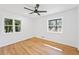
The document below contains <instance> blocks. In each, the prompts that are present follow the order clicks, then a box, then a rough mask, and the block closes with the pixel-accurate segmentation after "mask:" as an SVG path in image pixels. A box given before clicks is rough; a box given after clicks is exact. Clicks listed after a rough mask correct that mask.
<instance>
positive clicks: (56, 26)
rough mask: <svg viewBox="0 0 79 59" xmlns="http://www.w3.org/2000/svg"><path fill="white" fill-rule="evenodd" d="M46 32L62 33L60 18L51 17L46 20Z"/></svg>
mask: <svg viewBox="0 0 79 59" xmlns="http://www.w3.org/2000/svg"><path fill="white" fill-rule="evenodd" d="M47 27H48V28H47V29H48V32H53V33H62V19H61V18H58V19H52V20H48V26H47Z"/></svg>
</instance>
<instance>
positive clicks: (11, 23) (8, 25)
mask: <svg viewBox="0 0 79 59" xmlns="http://www.w3.org/2000/svg"><path fill="white" fill-rule="evenodd" d="M4 30H5V33H9V32H13V31H15V32H20V31H21V22H20V20H13V19H8V18H5V21H4Z"/></svg>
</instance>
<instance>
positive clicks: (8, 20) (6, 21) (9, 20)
mask: <svg viewBox="0 0 79 59" xmlns="http://www.w3.org/2000/svg"><path fill="white" fill-rule="evenodd" d="M12 24H13V20H12V19H8V18H5V25H12Z"/></svg>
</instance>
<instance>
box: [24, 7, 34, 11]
mask: <svg viewBox="0 0 79 59" xmlns="http://www.w3.org/2000/svg"><path fill="white" fill-rule="evenodd" d="M24 9H27V10H30V11H34V10H32V9H29V8H26V7H24Z"/></svg>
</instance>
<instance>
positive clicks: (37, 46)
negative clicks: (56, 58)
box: [0, 37, 79, 55]
mask: <svg viewBox="0 0 79 59" xmlns="http://www.w3.org/2000/svg"><path fill="white" fill-rule="evenodd" d="M78 54H79V52H78V51H77V49H76V48H74V47H71V46H67V45H63V44H60V43H55V42H51V41H47V40H43V39H40V38H36V37H33V38H30V39H28V40H24V41H21V42H18V43H15V44H11V45H8V46H5V47H2V48H0V55H78Z"/></svg>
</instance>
